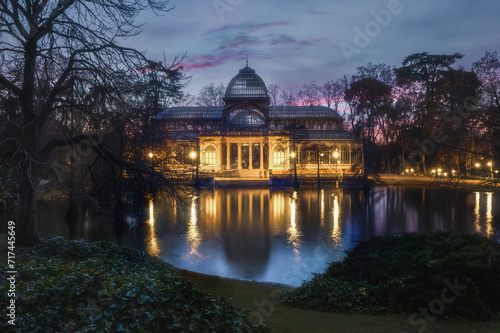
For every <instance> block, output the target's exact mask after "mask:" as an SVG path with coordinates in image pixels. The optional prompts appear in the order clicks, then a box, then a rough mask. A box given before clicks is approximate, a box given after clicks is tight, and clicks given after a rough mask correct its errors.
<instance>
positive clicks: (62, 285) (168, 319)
mask: <svg viewBox="0 0 500 333" xmlns="http://www.w3.org/2000/svg"><path fill="white" fill-rule="evenodd" d="M23 257H24V259H26V260H28V261H27V262H26V263H25V264H23V265H22V268H20V269H19V270H18V275H17V281H18V285H17V289H18V291H19V294H18V297H17V299H16V304H17V305H18V308H17V309H16V310H17V313H16V315H17V319H16V329H17V330H18V331H19V332H250V331H251V332H261V331H265V328H264V327H263V326H260V325H255V324H252V323H251V322H250V321H249V320H248V319H247V318H246V317H245V315H244V314H243V313H241V312H239V311H238V310H236V309H235V308H234V307H232V306H231V305H228V304H227V303H226V302H224V301H223V300H221V299H219V298H217V297H216V296H214V295H211V294H206V293H204V292H202V291H201V290H200V289H199V288H198V287H196V286H195V285H194V284H192V283H189V282H186V281H184V280H182V279H181V278H180V277H178V276H176V274H175V272H174V270H173V269H172V268H171V266H169V265H168V264H166V263H164V262H163V261H161V260H160V259H157V258H154V257H151V256H149V255H147V254H145V253H143V252H140V251H136V250H132V249H129V248H126V247H121V246H117V245H115V244H114V243H111V242H107V241H100V242H96V243H87V242H84V241H66V240H64V239H62V238H54V239H52V240H49V241H47V242H44V243H41V244H39V245H38V246H36V247H35V248H33V249H32V250H30V251H29V252H27V253H26V254H25V255H24V256H23ZM2 281H6V279H5V277H4V278H2ZM7 287H8V286H7V284H6V283H5V282H3V284H2V285H1V289H2V293H5V292H6V288H7Z"/></svg>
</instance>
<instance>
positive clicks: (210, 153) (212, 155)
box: [205, 146, 216, 165]
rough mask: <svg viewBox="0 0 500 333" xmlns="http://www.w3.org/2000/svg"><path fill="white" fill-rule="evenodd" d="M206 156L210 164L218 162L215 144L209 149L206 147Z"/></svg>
mask: <svg viewBox="0 0 500 333" xmlns="http://www.w3.org/2000/svg"><path fill="white" fill-rule="evenodd" d="M205 158H206V163H207V164H208V165H215V164H216V152H215V148H214V147H213V146H210V147H208V148H207V149H205Z"/></svg>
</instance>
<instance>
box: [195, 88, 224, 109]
mask: <svg viewBox="0 0 500 333" xmlns="http://www.w3.org/2000/svg"><path fill="white" fill-rule="evenodd" d="M225 93H226V87H225V86H224V85H223V84H222V83H221V84H220V85H218V86H216V85H215V84H214V83H210V84H206V85H204V86H203V87H202V88H201V90H200V93H199V94H198V97H197V98H196V105H198V106H224V95H225Z"/></svg>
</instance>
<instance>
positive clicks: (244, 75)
mask: <svg viewBox="0 0 500 333" xmlns="http://www.w3.org/2000/svg"><path fill="white" fill-rule="evenodd" d="M225 98H227V99H233V98H234V99H236V98H237V99H239V98H269V95H268V94H267V88H266V84H265V83H264V81H263V80H262V79H261V78H260V76H258V75H257V74H255V70H254V69H252V68H250V67H248V65H247V66H246V67H244V68H242V69H240V72H239V73H238V75H236V76H235V77H234V78H233V79H232V80H231V82H229V85H228V86H227V90H226V96H225Z"/></svg>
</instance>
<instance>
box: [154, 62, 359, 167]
mask: <svg viewBox="0 0 500 333" xmlns="http://www.w3.org/2000/svg"><path fill="white" fill-rule="evenodd" d="M224 102H225V105H224V106H222V107H173V108H168V109H166V110H164V111H162V112H160V113H159V114H158V115H157V117H156V119H155V121H156V128H157V133H158V134H159V135H160V137H161V139H162V140H163V144H165V145H167V146H169V147H172V156H174V158H171V159H169V163H171V164H177V165H179V166H181V165H193V164H194V163H197V164H198V166H199V170H200V172H204V171H205V172H215V173H216V174H217V175H219V176H228V177H231V176H232V177H263V176H266V175H268V172H269V171H272V172H273V173H289V172H290V171H291V170H292V169H293V168H295V167H296V168H297V171H298V173H316V172H317V168H318V159H319V168H320V170H321V172H323V173H324V172H338V173H340V172H343V173H360V172H363V146H362V143H361V141H360V140H359V139H358V138H357V137H356V136H354V135H352V134H350V133H348V132H347V131H345V130H344V129H343V121H344V120H343V118H342V117H340V115H339V114H338V113H337V112H336V111H334V110H333V109H331V108H328V107H324V106H270V97H269V94H268V91H267V88H266V84H265V83H264V81H263V80H262V79H261V77H260V76H259V75H257V74H256V73H255V70H253V69H252V68H250V67H248V65H247V66H246V67H245V68H243V69H241V70H240V71H239V73H238V74H237V75H236V76H235V77H234V78H233V79H232V80H231V81H230V82H229V85H228V86H227V90H226V94H225V97H224ZM195 160H196V161H195Z"/></svg>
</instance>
